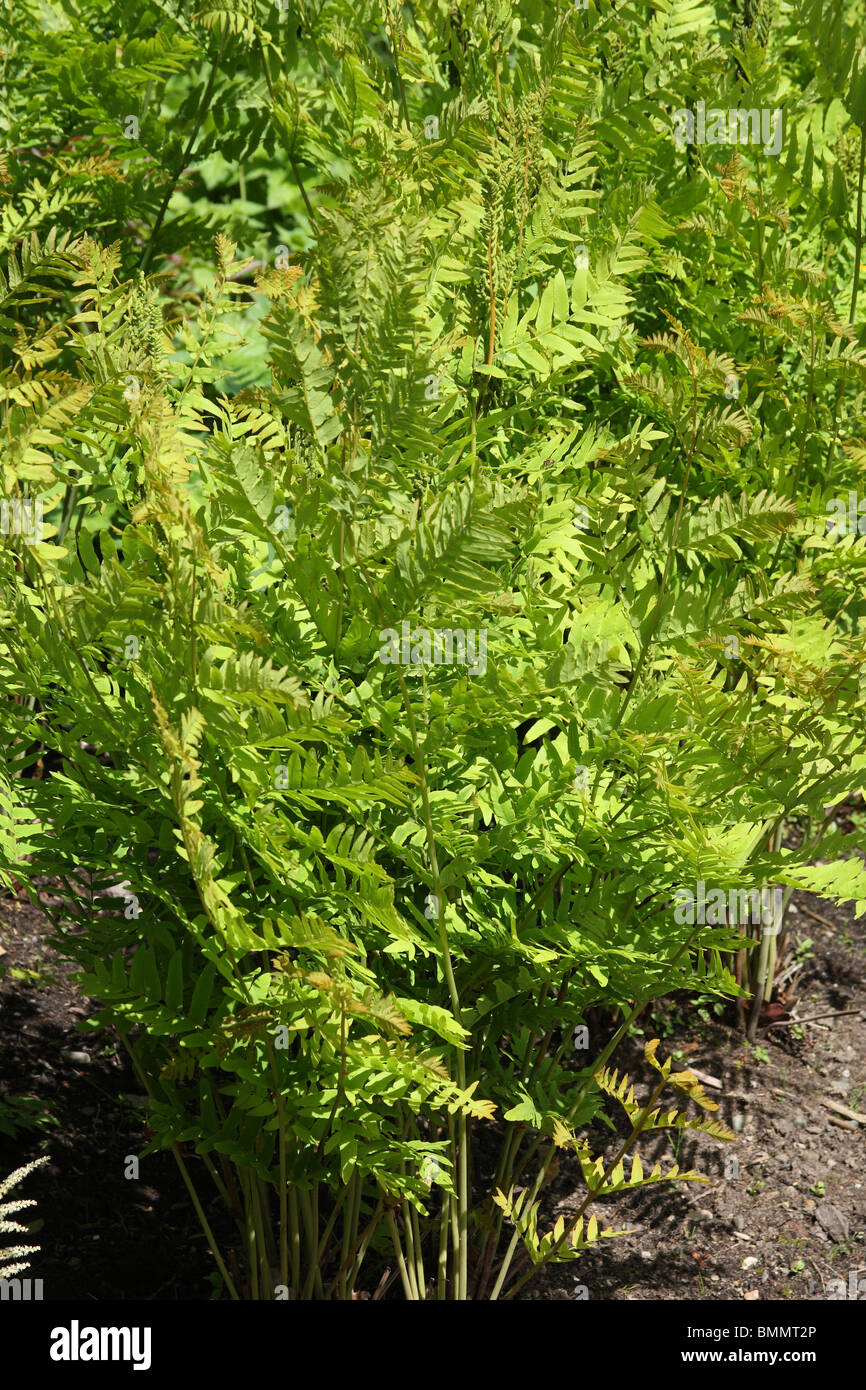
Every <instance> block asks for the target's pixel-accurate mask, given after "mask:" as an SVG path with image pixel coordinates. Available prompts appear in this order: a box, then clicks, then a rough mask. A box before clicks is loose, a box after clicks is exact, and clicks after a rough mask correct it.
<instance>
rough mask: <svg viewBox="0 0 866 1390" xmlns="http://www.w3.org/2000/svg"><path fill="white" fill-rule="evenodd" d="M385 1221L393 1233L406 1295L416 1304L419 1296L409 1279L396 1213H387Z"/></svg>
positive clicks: (398, 1265)
mask: <svg viewBox="0 0 866 1390" xmlns="http://www.w3.org/2000/svg"><path fill="white" fill-rule="evenodd" d="M385 1219H386V1220H387V1222H388V1229H389V1231H390V1232H391V1241H392V1244H393V1246H394V1255H395V1256H396V1259H397V1268H398V1269H399V1271H400V1278H401V1280H402V1281H403V1292H404V1294H405V1295H406V1297H407V1299H409V1301H410V1302H413V1303H414V1302H415V1301H416V1300H417V1297H418V1295H417V1294H416V1292H415V1289H414V1287H413V1284H412V1281H411V1279H410V1277H409V1271H408V1269H407V1268H406V1261H405V1260H404V1258H403V1247H402V1245H401V1244H400V1233H399V1231H398V1230H397V1222H396V1221H395V1220H394V1213H393V1211H392V1210H391V1209H390V1208H389V1209H388V1211H387V1212H386V1213H385Z"/></svg>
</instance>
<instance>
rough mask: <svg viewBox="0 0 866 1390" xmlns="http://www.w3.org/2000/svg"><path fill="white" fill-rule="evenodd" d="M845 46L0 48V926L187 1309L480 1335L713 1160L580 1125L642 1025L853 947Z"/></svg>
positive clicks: (435, 0)
mask: <svg viewBox="0 0 866 1390" xmlns="http://www.w3.org/2000/svg"><path fill="white" fill-rule="evenodd" d="M828 9H829V10H830V11H831V12H832V14H831V20H830V21H828V19H827V11H828ZM863 32H864V31H863V26H862V5H860V4H859V3H858V4H847V3H846V4H843V3H842V2H841V0H833V3H832V4H831V5H829V7H828V6H827V5H826V4H825V3H820V4H819V3H818V0H792V3H790V4H785V5H782V4H776V3H772V4H763V3H761V4H760V5H757V6H754V5H751V6H749V5H746V6H743V5H732V6H729V5H724V4H721V3H717V4H712V3H703V0H651V3H647V4H638V3H629V2H628V0H626V3H619V4H613V3H612V0H588V3H586V4H585V5H582V6H577V5H571V4H567V3H565V2H564V0H557V3H553V0H469V3H467V4H465V5H462V6H461V7H460V8H459V9H458V8H457V7H456V6H453V5H449V4H448V3H446V0H417V3H414V4H411V5H409V4H406V5H398V4H397V3H395V2H394V0H352V3H349V0H324V3H323V4H321V5H320V6H319V7H318V9H317V10H316V11H315V13H314V12H313V10H312V8H311V7H308V6H307V5H305V4H303V3H301V0H285V3H280V4H270V3H266V2H265V0H219V3H210V0H205V3H204V4H202V5H201V7H200V8H199V9H197V10H196V11H195V12H194V13H190V7H187V6H182V5H180V4H179V3H175V0H141V3H139V4H137V5H135V6H133V5H130V4H126V3H123V4H120V5H117V4H108V3H106V0H84V3H81V4H77V5H74V6H73V5H72V4H71V3H69V2H68V0H55V2H54V3H47V0H46V3H39V4H37V3H35V0H16V3H15V5H14V8H13V6H11V5H7V6H5V8H4V18H3V30H2V39H0V44H2V52H0V59H2V63H3V68H4V77H5V83H6V85H5V96H4V99H3V105H2V113H0V125H2V131H3V135H2V139H3V142H4V144H5V147H6V151H5V155H4V158H3V162H2V166H0V178H2V183H0V256H2V264H3V267H4V269H3V275H2V280H0V354H2V355H0V363H2V372H0V391H2V411H3V418H2V439H3V453H2V489H3V497H4V498H5V499H6V500H5V502H4V508H5V509H4V512H3V516H4V535H3V539H2V545H0V569H2V590H0V673H2V681H3V686H4V692H5V696H4V702H3V705H2V719H3V725H4V735H5V738H4V746H5V755H4V764H3V768H2V771H0V777H2V781H0V792H2V794H0V832H2V833H0V878H2V881H3V883H4V884H5V885H6V886H7V887H10V886H12V885H13V884H14V885H18V884H24V885H25V886H27V887H28V889H29V891H30V892H31V893H32V894H34V895H35V892H36V889H35V886H34V884H35V879H36V878H37V877H38V876H46V875H48V876H50V877H51V878H52V879H53V880H55V881H56V882H57V883H58V884H60V885H62V889H63V894H64V899H65V905H64V908H63V910H62V911H56V913H55V929H56V941H57V944H58V945H59V946H60V947H61V949H62V950H64V951H65V952H66V953H67V954H68V955H69V956H70V957H71V958H72V959H73V960H74V961H76V962H77V963H78V965H79V968H80V981H81V985H82V988H83V989H84V990H85V991H86V992H87V993H88V994H90V995H92V996H93V997H94V998H95V999H97V1000H98V1001H99V1005H100V1009H99V1012H98V1013H97V1014H96V1015H95V1017H94V1018H93V1019H92V1020H91V1024H92V1026H97V1027H103V1026H106V1025H111V1026H113V1027H114V1028H115V1029H116V1030H117V1031H118V1033H119V1034H120V1036H121V1038H122V1040H123V1043H124V1044H125V1046H126V1048H127V1049H128V1052H129V1055H130V1058H131V1060H132V1063H133V1065H134V1067H135V1070H136V1073H137V1075H138V1077H139V1078H140V1081H141V1084H142V1087H143V1088H144V1089H145V1090H146V1092H147V1094H148V1096H149V1098H150V1109H149V1120H148V1123H149V1126H150V1129H151V1133H152V1136H153V1137H152V1139H151V1141H150V1143H149V1145H148V1149H149V1150H154V1149H157V1148H164V1149H170V1150H171V1151H172V1153H173V1154H174V1156H175V1158H176V1160H177V1163H178V1164H179V1165H180V1168H181V1170H182V1173H183V1176H184V1179H185V1181H186V1184H187V1187H188V1189H189V1192H190V1196H191V1200H192V1201H193V1203H194V1205H195V1208H196V1212H197V1214H198V1217H199V1219H200V1220H201V1222H202V1225H203V1229H204V1231H205V1234H206V1236H207V1239H208V1242H209V1245H210V1249H211V1252H212V1255H213V1258H214V1261H215V1264H216V1268H217V1270H218V1273H219V1278H220V1281H221V1283H220V1287H221V1291H222V1294H223V1296H225V1297H228V1298H232V1299H237V1298H252V1299H272V1298H286V1297H290V1298H293V1299H319V1300H321V1299H329V1298H336V1299H347V1300H348V1299H352V1298H357V1297H383V1296H388V1297H391V1296H395V1295H396V1296H401V1295H402V1296H405V1297H406V1298H408V1299H425V1298H432V1299H439V1300H443V1299H456V1300H461V1301H462V1300H467V1299H500V1298H514V1297H519V1296H520V1294H521V1291H522V1290H523V1288H524V1287H525V1284H526V1281H527V1280H528V1278H529V1277H530V1275H531V1274H533V1273H534V1272H535V1271H537V1270H538V1269H539V1268H540V1267H543V1266H545V1265H547V1264H550V1263H552V1262H556V1261H562V1260H571V1259H575V1258H578V1257H580V1256H582V1255H583V1254H584V1252H586V1251H587V1250H589V1249H590V1248H591V1247H593V1246H594V1245H595V1244H596V1243H597V1242H598V1241H599V1240H600V1239H601V1238H602V1237H603V1236H611V1235H613V1234H615V1233H616V1229H615V1226H613V1225H611V1224H610V1220H611V1219H612V1218H611V1217H610V1213H609V1210H608V1208H609V1207H610V1206H611V1205H613V1204H615V1199H616V1196H617V1194H620V1193H624V1192H627V1191H630V1190H632V1189H634V1188H636V1187H640V1186H643V1185H646V1184H654V1183H667V1182H671V1181H681V1180H692V1181H693V1180H699V1177H700V1175H699V1174H697V1173H696V1172H694V1171H691V1170H688V1171H685V1172H681V1171H680V1170H679V1169H678V1167H677V1166H673V1167H667V1166H664V1167H663V1166H662V1164H661V1163H657V1162H655V1161H642V1159H641V1157H640V1151H639V1145H640V1141H641V1139H642V1137H643V1138H644V1139H645V1140H647V1139H649V1140H650V1141H651V1136H652V1133H653V1132H654V1131H655V1130H659V1129H666V1128H667V1129H671V1130H674V1131H682V1130H683V1129H693V1130H700V1131H703V1132H704V1133H705V1134H707V1135H708V1136H709V1137H711V1138H713V1139H716V1140H719V1141H730V1140H732V1139H733V1137H734V1136H733V1135H732V1134H731V1133H730V1132H729V1131H728V1130H727V1129H726V1128H725V1127H724V1126H723V1125H722V1124H720V1123H719V1122H718V1121H717V1120H716V1119H713V1118H711V1116H710V1113H709V1112H711V1111H712V1110H713V1109H714V1108H715V1107H714V1105H713V1103H712V1102H710V1101H709V1100H708V1098H707V1097H706V1096H705V1095H704V1093H703V1091H702V1089H701V1086H700V1084H699V1082H698V1081H697V1079H696V1078H695V1077H694V1076H693V1075H692V1074H691V1073H689V1072H683V1071H679V1072H677V1071H673V1070H672V1068H671V1063H670V1059H667V1060H662V1059H661V1058H660V1057H658V1055H657V1042H656V1041H655V1040H651V1041H649V1042H648V1043H647V1044H646V1046H645V1054H644V1056H645V1078H646V1077H649V1080H648V1081H646V1084H645V1091H644V1092H642V1093H641V1094H642V1098H640V1099H639V1098H637V1096H636V1093H635V1088H634V1085H633V1083H632V1081H631V1080H630V1079H629V1078H628V1077H624V1076H622V1075H621V1074H620V1073H619V1072H618V1071H617V1070H614V1069H613V1067H612V1059H613V1056H614V1052H615V1050H616V1048H617V1047H618V1045H619V1044H620V1043H621V1042H622V1041H623V1039H624V1038H625V1037H626V1036H627V1035H628V1034H629V1033H630V1031H631V1030H632V1029H633V1028H634V1026H635V1025H636V1024H637V1022H638V1020H639V1019H641V1018H642V1016H643V1015H644V1014H645V1013H646V1011H647V1010H651V1006H652V1005H653V1003H654V1002H655V1001H656V1000H659V999H661V998H663V997H664V996H665V995H668V994H670V993H671V992H673V991H684V992H686V993H687V994H689V995H691V996H692V997H694V996H696V995H700V996H703V997H710V998H712V999H718V1000H722V1001H725V1000H728V1001H739V1003H740V1006H741V1010H743V1011H748V1019H749V1027H750V1028H751V1029H752V1033H753V1036H754V1029H755V1028H756V1027H757V1026H758V1023H759V1019H760V1006H761V1003H762V1001H763V1000H765V999H766V998H768V997H769V995H770V992H771V990H772V981H773V970H774V962H775V961H777V960H778V956H779V950H780V946H781V944H782V943H783V942H784V929H783V918H784V904H786V902H787V900H788V898H789V897H790V894H791V893H793V892H794V891H795V889H797V888H807V889H809V890H811V891H814V892H820V893H821V894H823V895H824V896H826V897H828V898H831V899H834V900H836V901H838V902H850V903H854V904H855V905H856V910H857V912H858V913H859V912H862V911H863V909H864V907H866V870H864V868H863V864H862V862H861V859H860V858H858V857H857V854H856V853H855V851H856V849H857V848H858V840H857V837H856V836H852V835H849V834H845V833H843V831H842V830H840V829H839V828H838V826H837V824H836V818H835V808H837V807H838V806H839V805H840V804H842V803H845V802H850V801H851V800H852V799H855V798H857V797H858V796H861V795H862V791H863V785H864V780H866V777H864V768H866V755H864V750H863V746H862V745H863V740H862V729H863V718H864V709H866V689H864V677H863V651H864V648H863V641H864V639H863V619H864V614H866V604H864V599H866V591H864V575H866V559H864V557H866V547H864V545H863V541H862V539H861V532H860V530H859V529H858V522H857V518H858V517H859V515H860V513H859V511H858V507H859V496H860V493H861V492H863V489H864V486H866V485H864V483H863V482H862V474H863V471H864V467H866V426H864V408H863V401H864V395H863V387H864V380H866V354H864V351H863V348H862V346H861V339H862V336H863V334H862V323H861V320H860V317H859V311H858V306H859V288H860V275H861V264H860V262H861V257H862V254H863V207H862V203H863V186H864V152H866V76H864V73H866V67H864V56H863ZM699 102H703V103H704V105H705V107H707V108H719V109H720V110H722V111H726V110H727V109H728V108H733V109H736V110H742V111H743V112H744V113H746V114H748V112H749V111H751V110H754V111H755V112H757V113H759V114H760V113H761V112H764V111H767V112H771V113H772V112H775V111H776V110H781V111H782V112H783V125H782V135H783V139H782V146H781V149H780V151H779V152H778V153H777V154H774V153H772V152H771V150H770V149H769V147H768V146H766V145H762V144H761V143H758V142H754V141H752V142H748V141H740V142H739V143H734V144H725V143H723V142H719V141H716V142H715V143H703V144H701V143H698V142H697V141H693V142H691V143H683V142H680V144H679V145H678V142H677V141H676V140H675V139H674V130H673V127H672V115H673V114H675V113H678V112H693V111H694V110H696V109H698V103H699ZM700 109H701V110H703V108H700ZM858 489H859V492H858ZM852 495H853V497H854V512H853V516H854V518H855V521H854V526H853V529H852V528H851V527H850V526H848V529H847V530H846V531H845V532H844V534H843V533H841V531H839V529H838V528H837V529H836V530H831V529H830V528H828V525H827V516H828V508H830V507H831V504H833V500H834V499H840V498H841V499H845V503H846V507H847V505H848V501H849V499H850V497H851V496H852ZM863 510H864V512H866V506H864V508H863ZM845 516H846V517H848V516H849V511H848V510H846V511H845ZM16 519H17V524H16ZM863 529H864V530H866V525H864V528H863ZM37 772H39V773H42V774H44V775H35V774H36V773H37ZM792 827H794V828H796V830H797V833H796V835H791V834H789V833H787V832H788V831H790V830H791V828H792ZM699 884H700V885H709V886H710V888H711V891H712V892H714V893H716V894H717V895H719V897H720V898H721V899H723V901H724V902H725V903H728V902H729V901H730V900H731V899H730V895H731V894H733V895H735V897H736V895H738V894H745V895H746V896H748V895H749V894H754V893H755V892H757V891H758V890H760V891H761V892H763V891H764V890H765V889H767V888H769V889H770V890H772V891H773V892H775V891H777V890H778V891H780V892H781V894H782V903H783V908H782V912H781V913H779V912H776V911H774V912H773V913H771V914H770V917H769V919H768V917H767V914H766V913H762V914H759V916H758V917H757V919H756V918H755V917H754V916H753V917H751V918H748V919H747V920H746V921H743V920H742V917H738V915H737V914H736V913H732V912H731V911H729V910H726V909H722V910H719V911H713V912H709V913H707V912H701V911H698V912H693V913H691V914H690V915H689V914H687V913H685V912H684V911H681V910H679V908H678V904H679V905H681V904H682V901H683V897H682V895H683V894H684V893H685V894H686V895H688V893H689V892H692V891H693V890H694V891H696V890H697V885H699ZM109 890H111V891H109ZM750 1001H751V1002H750ZM643 1022H644V1025H646V1019H645V1018H644V1020H643ZM640 1085H641V1083H640V1082H638V1090H639V1092H640ZM670 1091H674V1092H676V1093H679V1095H680V1096H681V1097H682V1099H683V1102H684V1103H685V1106H686V1108H684V1109H666V1108H664V1105H665V1104H666V1103H667V1102H666V1101H663V1093H669V1092H670ZM689 1106H691V1107H692V1108H691V1109H689V1108H688V1107H689ZM605 1116H609V1120H608V1123H609V1124H610V1125H613V1126H614V1127H615V1129H616V1134H615V1137H614V1138H613V1139H612V1140H611V1141H610V1143H607V1142H606V1140H605V1131H604V1128H603V1125H602V1123H601V1122H602V1120H603V1118H604V1117H605ZM614 1117H615V1118H614ZM611 1144H612V1147H611ZM641 1147H642V1148H643V1151H644V1153H645V1154H646V1146H645V1144H644V1145H641ZM117 1161H118V1162H120V1161H121V1157H120V1156H119V1155H118V1156H117ZM560 1163H563V1164H566V1165H570V1166H569V1167H568V1168H567V1171H569V1172H571V1173H573V1174H574V1175H575V1178H576V1180H577V1181H578V1182H579V1183H580V1184H581V1185H582V1188H583V1192H584V1195H583V1196H582V1197H581V1198H580V1200H579V1201H578V1203H577V1206H576V1209H575V1210H574V1211H573V1212H572V1214H571V1215H570V1216H569V1217H568V1218H565V1217H559V1218H558V1219H557V1220H554V1219H553V1216H552V1215H551V1204H550V1192H551V1186H552V1183H553V1181H554V1179H555V1177H556V1173H557V1171H558V1170H559V1165H560ZM219 1202H221V1203H222V1204H224V1207H225V1209H226V1212H227V1213H228V1217H229V1218H230V1221H232V1222H234V1226H230V1227H229V1229H230V1230H231V1232H232V1234H230V1235H228V1236H227V1235H226V1234H225V1230H226V1223H225V1221H224V1220H223V1221H220V1222H217V1221H216V1220H215V1218H214V1210H215V1207H214V1204H215V1203H219ZM215 1227H216V1228H217V1229H218V1230H219V1232H220V1234H219V1235H217V1233H216V1231H215ZM388 1271H390V1274H389V1273H388Z"/></svg>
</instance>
